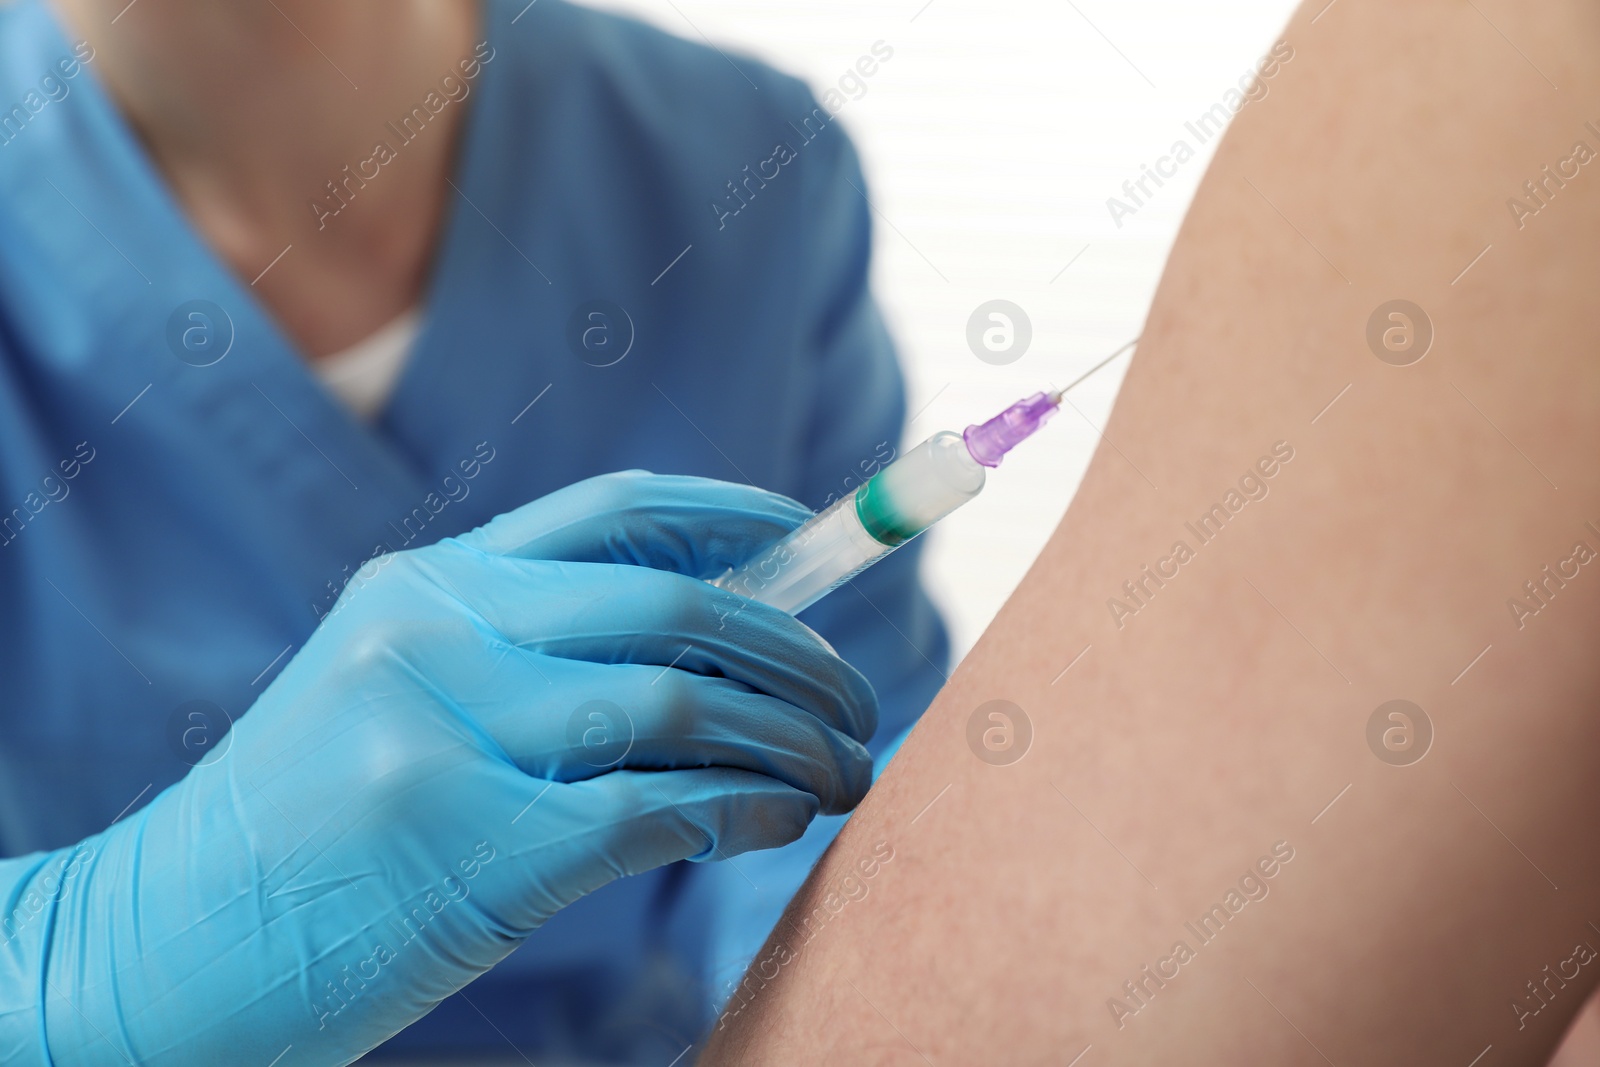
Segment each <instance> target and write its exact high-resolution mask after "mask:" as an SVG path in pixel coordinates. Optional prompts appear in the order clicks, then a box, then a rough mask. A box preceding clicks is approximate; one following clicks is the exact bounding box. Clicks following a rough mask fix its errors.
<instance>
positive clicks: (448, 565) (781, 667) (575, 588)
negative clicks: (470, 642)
mask: <svg viewBox="0 0 1600 1067" xmlns="http://www.w3.org/2000/svg"><path fill="white" fill-rule="evenodd" d="M435 547H436V548H438V547H440V546H435ZM417 555H418V558H417V559H416V560H415V565H416V566H417V567H418V569H419V572H420V573H421V574H422V575H424V576H426V577H429V578H431V579H432V580H433V581H435V582H436V583H437V584H438V586H439V588H440V589H441V590H446V591H449V592H450V593H451V594H452V595H453V597H455V598H458V599H459V601H460V602H461V603H462V604H463V605H464V606H465V607H467V608H468V609H470V611H471V612H472V613H474V614H476V615H477V616H478V617H479V618H481V619H482V620H483V621H484V622H485V623H487V624H488V625H489V626H490V627H492V628H493V629H494V630H496V631H498V632H499V633H500V634H501V635H502V636H503V637H504V638H505V640H506V641H507V642H508V643H510V644H513V645H517V646H518V647H520V648H524V649H528V650H530V651H534V652H539V653H541V654H543V655H547V656H556V657H560V658H564V659H574V660H586V661H588V662H591V663H638V664H654V665H656V666H657V667H668V666H673V667H677V668H679V669H680V670H689V671H694V672H696V673H698V674H705V675H710V676H712V677H725V678H732V679H734V680H735V681H739V682H743V683H744V684H745V685H748V686H750V687H751V688H752V689H755V690H757V691H758V692H762V693H765V694H767V695H768V696H772V697H777V698H778V699H779V700H782V701H784V702H786V703H789V704H793V705H794V706H796V707H798V708H802V709H804V710H805V711H808V712H810V713H811V714H813V715H815V716H817V717H818V718H820V719H821V720H822V721H823V722H825V723H827V724H828V725H829V726H832V727H833V728H834V729H837V730H840V731H842V732H843V733H845V734H847V735H849V736H850V737H852V738H854V739H855V740H857V741H861V742H865V741H867V740H869V739H870V738H871V737H872V734H873V731H874V730H876V729H877V716H878V706H877V705H878V701H877V696H876V694H875V693H874V692H873V690H872V685H871V684H870V683H869V682H868V681H867V680H866V678H865V677H864V676H863V675H862V674H861V672H860V671H858V670H856V669H855V668H854V667H852V666H850V665H849V664H848V663H846V662H845V661H844V660H842V659H840V658H839V657H838V656H837V655H836V654H835V653H834V652H833V650H832V649H830V648H829V647H828V646H827V645H826V644H825V643H824V642H823V641H822V639H821V638H820V637H818V636H817V635H816V633H815V632H813V631H812V630H811V629H809V628H808V627H807V626H805V624H803V623H801V622H798V621H797V620H795V618H794V617H793V616H791V615H789V614H788V613H787V612H783V611H779V610H777V609H776V608H772V607H769V606H767V605H765V604H758V603H755V602H753V601H749V600H745V599H744V598H741V597H736V596H734V595H732V594H730V593H727V592H724V591H723V590H720V589H716V588H714V587H712V586H709V585H707V584H705V583H704V582H701V581H697V580H695V579H693V578H687V577H684V576H683V575H678V574H670V573H667V572H665V571H656V570H651V569H649V568H646V567H631V566H625V565H619V564H602V563H587V564H585V563H572V564H568V563H548V562H543V561H532V560H520V559H507V558H497V557H489V556H485V555H483V554H482V553H480V552H476V551H473V550H470V549H468V548H466V547H464V546H461V545H454V546H448V548H447V549H446V550H444V551H440V552H434V551H432V550H429V552H428V553H427V554H425V555H424V554H422V553H418V554H417ZM486 563H487V564H489V565H485V564H486Z"/></svg>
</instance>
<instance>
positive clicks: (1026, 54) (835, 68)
mask: <svg viewBox="0 0 1600 1067" xmlns="http://www.w3.org/2000/svg"><path fill="white" fill-rule="evenodd" d="M601 6H606V7H609V8H611V9H614V10H621V11H626V12H629V13H631V14H634V15H636V16H638V17H641V18H644V19H645V20H647V21H650V22H652V23H654V24H656V25H658V26H661V27H663V28H665V29H667V30H668V31H670V32H672V33H676V34H679V35H680V36H684V37H688V38H691V39H696V40H703V39H709V40H710V41H711V42H712V43H714V44H716V45H717V46H719V47H721V48H723V49H725V50H726V51H727V52H728V53H729V54H730V55H731V56H732V59H733V61H734V62H738V61H739V58H740V55H741V54H746V55H754V56H756V57H757V58H760V59H762V60H765V61H767V62H769V63H771V64H773V65H775V66H778V67H780V68H782V69H784V70H787V71H789V72H790V73H792V74H796V75H799V76H800V77H802V78H804V79H805V80H806V81H807V82H809V83H810V85H811V86H812V88H813V90H814V91H815V92H816V93H817V94H818V95H819V96H820V95H821V94H822V92H823V91H824V90H825V89H827V88H828V87H830V86H834V85H837V83H838V79H839V77H840V75H841V74H843V73H844V72H845V71H847V70H848V69H850V68H851V67H852V66H853V65H854V64H855V62H856V60H857V59H858V58H859V57H860V56H863V55H866V54H868V52H869V51H870V49H871V47H872V45H873V43H874V42H876V41H880V40H881V41H883V42H884V43H885V44H887V45H888V46H889V47H891V48H893V49H894V56H893V58H892V59H890V60H889V61H888V62H886V63H884V64H882V65H881V66H880V68H879V69H878V71H877V73H875V74H874V75H873V76H872V77H871V78H870V79H866V84H867V92H866V94H865V95H864V96H861V97H860V99H854V100H851V101H850V103H848V104H847V105H846V106H845V107H844V108H843V110H842V111H840V113H839V117H840V119H841V120H842V121H843V123H844V125H845V127H846V128H847V129H848V130H849V131H850V133H851V136H852V137H853V138H854V139H855V142H856V144H857V146H858V148H859V149H860V150H861V154H862V157H863V162H864V165H865V167H866V173H867V180H868V183H869V184H868V193H869V195H870V196H871V200H872V204H873V206H874V208H875V209H876V210H877V213H878V214H877V217H876V220H875V221H876V227H877V229H876V262H875V266H874V286H875V289H876V292H877V295H878V298H879V301H880V302H881V303H882V305H883V308H884V312H885V314H886V315H887V317H888V319H889V325H890V328H891V330H892V331H893V332H894V334H895V337H896V339H897V340H898V342H899V344H900V351H901V358H902V361H903V363H904V365H905V367H906V372H907V377H908V388H909V407H908V411H909V412H911V413H917V414H916V415H915V418H914V419H913V421H912V423H911V426H910V429H909V431H908V437H909V438H910V441H909V442H908V443H915V442H916V441H918V440H921V439H922V438H923V437H926V436H927V435H928V434H930V433H933V432H934V431H936V430H941V429H956V430H959V429H961V428H962V427H963V426H965V425H966V424H967V423H970V422H974V421H979V420H981V419H985V418H988V417H989V416H990V415H992V414H994V413H995V412H997V411H999V410H1000V409H1001V408H1003V407H1005V406H1006V405H1007V404H1009V403H1011V402H1012V401H1013V400H1016V399H1018V398H1019V397H1021V396H1024V395H1026V394H1029V393H1033V392H1037V391H1039V390H1040V389H1044V388H1047V387H1048V386H1049V385H1051V384H1055V385H1062V384H1065V383H1066V382H1067V381H1070V380H1071V379H1072V378H1074V377H1076V376H1077V374H1078V373H1079V372H1080V371H1081V370H1083V369H1086V368H1088V367H1089V366H1092V365H1093V364H1094V363H1095V362H1096V361H1097V360H1099V359H1100V358H1101V357H1102V356H1104V355H1106V354H1109V353H1110V352H1111V351H1113V350H1114V349H1116V348H1117V347H1118V346H1120V345H1121V344H1122V343H1123V342H1125V341H1127V340H1129V339H1131V338H1133V337H1135V336H1137V335H1138V333H1139V331H1140V328H1141V325H1142V323H1143V321H1144V315H1145V311H1146V309H1147V308H1148V306H1149V303H1150V299H1151V296H1152V295H1153V293H1154V291H1155V286H1156V283H1157V281H1158V280H1159V278H1160V274H1161V268H1162V264H1163V262H1164V261H1165V259H1166V256H1167V252H1168V250H1169V249H1170V247H1171V244H1172V241H1173V238H1174V237H1175V236H1176V234H1177V229H1178V224H1179V222H1180V221H1181V220H1182V217H1183V213H1184V211H1185V210H1186V209H1187V207H1188V204H1189V201H1190V199H1191V198H1192V197H1193V194H1194V190H1195V187H1196V186H1197V184H1198V182H1199V180H1200V176H1201V174H1202V172H1203V171H1204V169H1205V166H1206V163H1207V162H1208V161H1209V159H1210V156H1211V151H1212V149H1213V148H1214V147H1215V144H1216V142H1215V140H1214V139H1213V140H1212V141H1211V142H1210V143H1209V144H1207V145H1205V146H1204V147H1203V148H1201V149H1200V154H1199V155H1198V156H1197V157H1196V158H1195V159H1192V160H1190V161H1189V162H1188V163H1186V164H1185V165H1184V166H1183V167H1182V168H1181V169H1180V171H1179V173H1178V175H1177V176H1176V177H1175V178H1172V179H1169V180H1168V181H1167V182H1166V184H1165V186H1164V187H1163V188H1161V189H1160V190H1159V191H1158V192H1157V193H1156V195H1155V196H1154V197H1152V198H1151V199H1149V200H1148V201H1147V202H1146V204H1145V205H1144V206H1143V207H1141V208H1139V210H1138V211H1137V213H1136V214H1135V215H1133V216H1132V217H1131V218H1126V219H1124V220H1123V225H1122V226H1121V227H1120V228H1118V227H1117V226H1116V225H1115V223H1114V222H1113V221H1112V219H1111V216H1110V214H1109V213H1108V211H1107V208H1106V200H1107V198H1108V197H1110V196H1113V195H1122V194H1121V186H1122V183H1123V182H1124V181H1125V180H1128V179H1136V178H1138V177H1139V173H1140V166H1141V164H1151V163H1154V162H1155V160H1156V159H1157V157H1159V156H1162V155H1164V154H1166V153H1167V152H1168V151H1169V150H1170V149H1171V146H1172V143H1173V142H1174V141H1175V140H1176V139H1178V138H1180V137H1183V138H1185V139H1186V140H1188V141H1189V142H1190V144H1191V145H1194V144H1195V139H1194V137H1193V136H1192V135H1190V134H1188V133H1187V131H1186V130H1185V129H1184V123H1185V121H1187V120H1190V119H1194V118H1196V117H1197V116H1199V115H1201V114H1202V113H1204V112H1205V111H1206V110H1207V109H1208V108H1210V107H1211V105H1213V104H1214V103H1217V102H1218V101H1220V100H1221V99H1222V97H1223V94H1224V92H1225V91H1226V90H1227V89H1228V88H1230V87H1231V86H1234V85H1236V84H1237V82H1238V80H1239V78H1240V77H1241V75H1243V74H1245V73H1247V72H1248V71H1249V70H1250V69H1251V68H1252V67H1253V65H1254V64H1255V62H1256V61H1257V59H1258V58H1259V57H1260V56H1261V55H1262V54H1263V53H1265V52H1266V51H1268V50H1269V49H1270V48H1271V46H1272V43H1273V42H1274V41H1275V40H1276V39H1277V37H1278V35H1279V34H1280V33H1281V32H1282V29H1283V25H1284V23H1285V22H1286V21H1287V19H1288V17H1289V15H1290V13H1291V12H1292V11H1293V5H1292V4H1291V3H1289V2H1288V0H1220V2H1217V3H1210V4H1196V3H1192V2H1191V3H1178V2H1175V0H1149V2H1146V3H1140V4H1127V3H1114V2H1112V0H1070V2H1069V0H983V2H982V3H978V2H974V0H932V2H931V3H927V4H926V5H925V4H924V0H896V2H886V0H806V2H805V3H793V2H784V0H757V2H752V0H611V2H609V3H606V4H604V5H601ZM1291 43H1292V42H1291ZM1268 88H1269V90H1270V83H1269V85H1268ZM1069 263H1071V266H1070V267H1068V264H1069ZM1063 268H1066V269H1065V270H1063ZM941 275H942V277H941ZM994 298H1003V299H1007V300H1010V301H1013V302H1014V303H1016V304H1018V305H1020V306H1021V307H1022V308H1023V309H1024V310H1025V311H1026V312H1027V314H1028V315H1029V317H1030V319H1031V320H1032V326H1033V340H1032V344H1031V346H1030V348H1029V349H1028V351H1027V352H1026V353H1025V354H1024V355H1023V357H1022V358H1021V359H1019V360H1018V361H1016V362H1014V363H1012V364H1010V365H1008V366H1004V367H996V366H991V365H989V364H987V363H984V362H982V361H980V360H979V359H978V358H976V357H975V356H974V355H973V353H972V351H971V350H970V349H969V348H968V347H967V341H966V325H967V319H968V317H969V316H970V315H971V313H972V312H973V310H974V309H975V308H976V307H977V306H978V305H979V304H980V303H982V302H984V301H986V300H990V299H994ZM1127 365H1128V360H1127V357H1124V358H1122V359H1120V360H1118V361H1117V362H1115V363H1113V364H1112V365H1111V366H1109V367H1107V368H1106V370H1105V371H1103V372H1101V373H1100V374H1099V375H1096V376H1095V377H1094V378H1093V379H1091V380H1090V381H1088V382H1086V383H1084V385H1082V386H1080V387H1079V388H1078V389H1076V390H1074V392H1073V393H1072V394H1071V398H1072V399H1073V400H1074V402H1075V403H1076V404H1077V405H1078V407H1079V408H1081V409H1082V412H1083V415H1082V416H1080V415H1079V414H1077V413H1075V412H1074V411H1072V410H1071V409H1070V408H1067V407H1063V408H1062V411H1061V413H1060V414H1058V415H1057V416H1056V419H1055V421H1053V422H1052V423H1051V425H1050V426H1049V428H1048V429H1047V430H1046V432H1045V433H1044V434H1042V435H1041V436H1040V437H1038V438H1035V439H1034V440H1032V441H1030V442H1028V444H1027V445H1025V446H1024V447H1022V448H1021V449H1019V450H1018V451H1016V452H1013V453H1012V454H1011V455H1010V456H1009V457H1007V459H1006V462H1005V466H1003V467H1002V468H1000V469H999V470H998V471H995V472H992V474H991V477H990V479H989V485H988V487H987V488H986V489H985V491H984V494H983V496H982V497H980V498H979V499H978V500H977V501H975V502H973V503H972V504H970V505H968V506H967V507H966V508H965V509H963V510H962V511H960V512H957V513H956V514H955V515H953V516H951V517H950V518H949V519H946V520H945V521H944V523H942V524H941V525H940V526H939V527H938V528H937V529H936V530H934V531H932V532H931V533H930V534H928V535H926V536H928V537H929V538H931V543H930V544H929V546H928V549H929V551H928V556H927V562H926V565H925V575H926V578H927V581H928V585H929V587H930V589H931V590H932V591H933V595H934V597H935V599H936V600H938V602H939V603H940V605H941V606H942V607H943V608H944V609H945V612H946V615H947V617H948V619H949V621H950V624H951V627H952V631H953V636H954V639H955V643H956V649H957V652H958V653H964V652H965V651H966V650H967V649H968V648H969V647H970V646H971V643H972V642H973V641H974V640H975V639H976V638H977V636H978V635H979V634H980V633H981V632H982V631H983V628H984V627H985V626H986V625H988V623H989V621H990V619H992V618H993V617H994V614H995V613H996V612H997V611H998V610H999V609H1000V606H1001V604H1002V603H1004V601H1005V599H1006V597H1007V596H1009V595H1010V593H1011V591H1012V589H1014V588H1015V587H1016V585H1017V583H1018V582H1019V581H1021V579H1022V577H1023V575H1024V573H1025V572H1026V570H1027V568H1028V565H1029V564H1030V563H1031V562H1032V561H1033V559H1034V557H1035V556H1036V555H1037V554H1038V552H1039V550H1040V548H1041V547H1043V545H1044V543H1045V541H1046V540H1047V539H1048V538H1049V536H1050V533H1051V531H1052V530H1054V529H1055V526H1056V523H1057V521H1058V520H1059V519H1060V517H1061V515H1062V513H1063V512H1064V511H1065V510H1066V507H1067V503H1068V502H1069V501H1070V500H1071V498H1072V494H1073V493H1074V492H1075V491H1076V489H1077V487H1078V483H1079V480H1080V479H1081V478H1082V476H1083V473H1084V470H1085V469H1086V468H1087V466H1088V462H1089V457H1090V454H1091V453H1092V452H1093V450H1094V448H1095V446H1096V445H1097V444H1098V443H1099V437H1098V432H1097V431H1096V430H1095V429H1094V428H1092V427H1091V426H1090V425H1089V422H1088V421H1086V419H1087V420H1092V421H1093V424H1094V426H1098V427H1104V425H1105V420H1106V417H1107V414H1108V413H1109V411H1110V408H1111V403H1112V401H1113V399H1114V398H1115V393H1116V389H1117V386H1118V385H1119V384H1120V382H1121V380H1122V375H1123V372H1124V371H1125V369H1126V368H1127ZM1085 417H1086V418H1085Z"/></svg>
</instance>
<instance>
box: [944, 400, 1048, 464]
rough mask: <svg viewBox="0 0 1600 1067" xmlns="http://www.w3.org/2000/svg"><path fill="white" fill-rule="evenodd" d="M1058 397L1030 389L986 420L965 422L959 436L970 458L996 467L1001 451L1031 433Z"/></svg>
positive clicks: (1004, 450) (1003, 454) (1014, 444)
mask: <svg viewBox="0 0 1600 1067" xmlns="http://www.w3.org/2000/svg"><path fill="white" fill-rule="evenodd" d="M1060 403H1061V402H1060V401H1059V400H1057V399H1055V398H1053V397H1051V396H1049V395H1047V394H1045V393H1034V394H1033V395H1032V396H1030V397H1026V398H1024V399H1022V400H1019V401H1017V402H1016V403H1015V404H1012V405H1011V406H1010V407H1008V408H1006V409H1005V410H1004V411H1002V412H1001V413H1000V414H998V415H996V416H995V417H994V418H992V419H990V420H989V421H988V422H985V423H981V424H974V425H972V426H968V427H967V428H966V429H965V430H964V431H962V434H961V438H962V440H964V441H966V443H967V451H968V452H969V453H971V454H972V458H973V459H975V460H977V461H978V462H979V463H981V464H983V465H984V466H985V467H998V466H1000V460H1001V459H1002V458H1003V457H1004V456H1005V454H1006V453H1007V452H1009V451H1011V450H1012V449H1013V448H1016V447H1017V445H1019V444H1021V443H1022V442H1023V441H1026V440H1027V439H1028V438H1030V437H1032V436H1033V435H1034V433H1035V432H1037V431H1038V429H1039V427H1041V426H1043V425H1044V424H1045V423H1046V422H1048V421H1049V420H1050V416H1052V415H1054V414H1055V413H1056V410H1057V408H1058V406H1059V405H1060Z"/></svg>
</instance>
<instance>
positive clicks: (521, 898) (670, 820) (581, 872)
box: [480, 769, 817, 930]
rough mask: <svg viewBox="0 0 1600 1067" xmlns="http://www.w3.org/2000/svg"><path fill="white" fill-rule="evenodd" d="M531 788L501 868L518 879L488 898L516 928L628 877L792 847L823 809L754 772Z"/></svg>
mask: <svg viewBox="0 0 1600 1067" xmlns="http://www.w3.org/2000/svg"><path fill="white" fill-rule="evenodd" d="M530 787H531V788H530V799H531V800H532V803H531V805H529V806H528V807H526V808H524V809H523V812H522V814H520V815H519V816H518V818H517V821H516V829H517V837H516V838H515V839H510V840H508V841H507V846H508V849H509V854H510V856H511V860H512V862H511V863H508V864H506V865H505V866H504V867H501V868H500V869H499V872H498V873H499V874H501V875H504V874H507V873H509V874H510V875H511V876H512V881H511V882H510V884H509V885H508V884H507V883H506V882H505V881H504V880H503V879H502V880H500V881H499V882H498V885H497V889H498V890H499V892H498V893H496V894H495V896H498V897H499V898H500V899H498V900H495V899H494V896H485V897H484V898H482V901H481V905H480V906H484V907H493V908H495V909H496V911H499V912H500V914H497V915H496V916H495V918H496V919H497V920H498V921H499V922H500V923H501V924H503V925H504V926H505V927H507V928H510V929H513V930H528V929H532V928H533V927H536V926H538V925H539V924H540V923H541V922H543V921H544V919H546V918H548V917H549V916H550V915H553V914H554V913H555V912H556V911H558V910H560V909H561V908H563V907H565V906H567V905H568V904H570V903H572V902H573V901H574V900H577V899H578V898H579V897H582V896H585V895H587V894H589V893H592V892H594V891H595V890H596V889H599V888H600V887H601V886H603V885H605V884H606V883H607V882H610V881H613V880H615V879H616V878H619V877H622V876H623V875H629V874H642V873H643V872H645V871H649V870H653V869H654V868H656V867H660V866H663V865H665V864H668V863H674V862H676V861H678V860H683V859H687V860H696V861H703V860H723V859H729V858H731V857H733V856H737V855H739V854H740V853H743V852H749V851H751V850H753V849H762V848H778V847H780V846H782V845H786V844H788V843H789V842H791V841H794V840H796V839H797V838H799V837H800V835H801V834H802V833H804V832H805V829H806V827H807V826H808V825H809V824H810V822H811V820H812V819H813V818H814V817H815V816H816V814H817V799H816V797H814V796H812V795H811V794H809V793H803V792H800V791H798V790H795V789H790V788H789V787H788V786H786V785H783V784H782V783H781V782H778V781H775V780H774V779H771V778H768V777H766V776H765V775H760V774H752V773H751V772H749V771H732V770H721V769H710V770H687V771H659V772H650V771H612V772H611V773H610V774H604V775H601V776H600V777H598V778H591V779H589V780H587V781H583V782H574V783H570V784H567V783H559V782H557V783H550V784H549V785H547V786H545V785H538V783H537V782H530Z"/></svg>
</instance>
